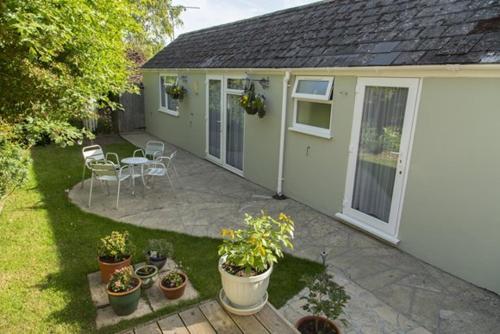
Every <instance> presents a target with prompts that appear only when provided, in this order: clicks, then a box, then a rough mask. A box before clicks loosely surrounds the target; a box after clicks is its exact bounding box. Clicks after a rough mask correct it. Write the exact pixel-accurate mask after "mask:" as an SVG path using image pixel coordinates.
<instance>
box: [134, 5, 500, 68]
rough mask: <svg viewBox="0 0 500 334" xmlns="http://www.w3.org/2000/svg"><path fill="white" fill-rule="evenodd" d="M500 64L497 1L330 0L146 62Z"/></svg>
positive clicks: (247, 23) (189, 36) (203, 38)
mask: <svg viewBox="0 0 500 334" xmlns="http://www.w3.org/2000/svg"><path fill="white" fill-rule="evenodd" d="M478 63H500V0H333V1H320V2H316V3H313V4H310V5H306V6H301V7H295V8H291V9H286V10H282V11H278V12H274V13H271V14H267V15H263V16H258V17H254V18H250V19H246V20H242V21H237V22H234V23H229V24H224V25H220V26H215V27H212V28H208V29H203V30H199V31H195V32H190V33H186V34H183V35H180V36H179V37H178V38H177V39H175V40H174V41H173V42H172V43H170V44H169V45H168V46H166V47H165V48H164V49H163V50H162V51H160V52H159V53H158V54H156V55H155V56H154V57H153V58H152V59H150V60H149V61H148V62H147V63H146V64H145V65H144V66H143V67H144V68H298V67H349V66H384V65H430V64H478Z"/></svg>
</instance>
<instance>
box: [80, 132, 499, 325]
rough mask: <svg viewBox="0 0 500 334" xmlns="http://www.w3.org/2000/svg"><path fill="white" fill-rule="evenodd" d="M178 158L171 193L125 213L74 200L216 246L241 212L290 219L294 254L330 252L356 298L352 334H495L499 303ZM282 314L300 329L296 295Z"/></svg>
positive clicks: (136, 138) (135, 202)
mask: <svg viewBox="0 0 500 334" xmlns="http://www.w3.org/2000/svg"><path fill="white" fill-rule="evenodd" d="M126 137H127V138H126V139H128V140H129V141H131V142H132V143H134V144H136V145H137V146H142V145H144V143H145V141H146V140H147V139H148V138H151V137H149V136H148V135H146V134H143V133H137V134H132V135H130V136H128V135H127V136H126ZM167 147H168V148H167V149H168V150H172V149H174V148H173V147H171V146H167ZM178 153H179V154H178V159H177V161H176V166H177V169H178V171H179V174H180V176H179V177H178V178H177V179H174V189H172V188H171V187H170V186H169V185H168V182H167V181H166V180H164V179H158V180H157V182H155V186H154V188H153V189H146V191H145V193H144V194H145V195H144V197H142V188H141V187H140V186H138V187H137V188H138V189H137V194H136V197H133V196H132V195H131V194H130V193H129V192H128V191H124V192H123V194H122V197H121V200H120V209H119V210H115V209H114V208H113V197H112V196H110V197H108V196H106V195H105V192H104V191H102V190H101V189H99V188H97V190H96V191H95V192H94V197H93V198H94V199H95V201H93V206H92V208H91V209H88V208H87V204H86V203H87V199H88V187H85V188H84V190H81V189H80V186H79V185H77V186H75V187H74V188H73V189H72V190H71V192H70V198H71V200H72V201H73V202H74V203H76V204H77V205H79V206H80V207H81V208H82V209H83V210H86V211H90V212H93V213H96V214H99V215H102V216H106V217H110V218H113V219H115V220H118V221H122V222H126V223H130V224H134V225H138V226H143V227H147V228H155V229H162V230H169V231H176V232H182V233H188V234H191V235H196V236H210V237H219V236H220V230H221V228H223V227H233V228H234V227H236V228H237V227H238V226H241V221H242V218H243V215H244V213H249V214H258V213H259V212H260V210H265V211H266V212H268V213H270V214H271V215H277V214H279V213H280V212H284V213H286V214H288V215H290V216H291V217H292V218H293V220H294V221H295V224H296V239H295V242H294V244H295V250H294V251H293V254H294V255H296V256H300V257H303V258H307V259H311V260H315V261H319V258H320V256H319V254H320V253H321V252H322V251H326V252H327V253H328V257H327V264H328V266H329V267H328V268H329V271H331V272H332V273H334V274H335V275H336V280H338V281H339V282H341V283H342V284H344V285H345V286H346V288H347V290H348V292H349V294H350V295H351V297H352V300H351V301H350V303H349V306H348V309H347V320H349V321H350V323H351V324H350V326H349V328H347V329H346V331H345V332H346V333H412V334H416V333H426V332H427V331H429V332H433V333H443V334H444V333H475V334H477V333H498V329H499V328H500V297H499V296H498V295H496V294H494V293H491V292H488V291H485V290H483V289H480V288H477V287H475V286H474V285H472V284H470V283H467V282H465V281H463V280H461V279H458V278H456V277H454V276H452V275H449V274H447V273H445V272H443V271H442V270H439V269H437V268H435V267H433V266H431V265H428V264H426V263H424V262H422V261H420V260H418V259H416V258H414V257H412V256H410V255H408V254H406V253H403V252H401V251H400V250H398V249H397V248H394V247H391V246H388V245H385V244H383V243H381V242H379V241H378V240H376V239H373V238H371V237H369V236H367V235H366V234H364V233H361V232H359V231H357V230H354V229H352V228H350V227H348V226H346V225H344V224H342V223H339V222H337V221H336V220H334V219H332V218H330V217H328V216H325V215H323V214H321V213H319V212H317V211H315V210H313V209H311V208H309V207H307V206H305V205H303V204H301V203H298V202H296V201H294V200H291V199H287V200H283V201H277V200H274V199H272V198H271V196H272V194H273V193H272V192H271V191H269V190H267V189H264V188H262V187H260V186H258V185H255V184H253V183H251V182H249V181H247V180H245V179H243V178H241V177H239V176H236V175H235V174H232V173H230V172H228V171H226V170H225V169H223V168H220V167H218V166H216V165H214V164H212V163H210V162H208V161H205V160H203V159H200V158H197V157H195V156H194V155H192V154H190V153H188V152H185V151H183V150H178ZM112 195H113V194H112ZM302 293H305V291H303V292H302ZM282 311H283V313H284V314H285V315H286V316H287V318H288V319H289V320H290V321H292V322H293V321H295V319H296V318H297V317H299V316H300V314H301V312H302V311H301V309H300V300H299V299H298V296H297V297H296V298H294V299H292V300H291V301H289V302H288V303H287V305H285V306H284V307H283V308H282Z"/></svg>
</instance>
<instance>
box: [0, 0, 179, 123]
mask: <svg viewBox="0 0 500 334" xmlns="http://www.w3.org/2000/svg"><path fill="white" fill-rule="evenodd" d="M181 11H182V7H179V6H173V5H172V4H171V0H113V1H109V0H30V1H22V0H4V1H2V2H1V4H0V71H1V73H2V75H1V76H0V117H1V120H2V121H3V122H7V123H10V124H13V123H18V122H23V121H24V120H26V119H27V118H28V117H32V118H35V119H37V118H43V119H46V120H54V121H68V120H70V119H73V118H77V119H81V118H85V117H88V116H89V114H90V113H91V112H92V111H93V110H94V109H95V104H96V103H111V101H110V99H109V97H110V96H112V95H115V94H119V93H120V92H123V91H130V90H132V89H133V87H132V85H131V84H130V83H129V80H128V78H129V75H130V74H131V71H132V70H133V67H134V64H132V62H131V61H130V60H129V59H128V58H127V56H126V54H127V51H128V50H130V49H136V50H137V49H139V50H140V51H142V52H143V53H146V54H149V55H150V54H151V53H152V52H155V51H157V50H158V48H159V47H161V45H163V44H164V41H165V39H166V38H167V37H168V36H170V35H172V32H173V25H174V24H179V23H180V22H179V18H178V17H179V14H180V13H181Z"/></svg>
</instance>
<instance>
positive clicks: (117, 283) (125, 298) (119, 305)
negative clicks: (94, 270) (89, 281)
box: [106, 266, 141, 315]
mask: <svg viewBox="0 0 500 334" xmlns="http://www.w3.org/2000/svg"><path fill="white" fill-rule="evenodd" d="M140 287H141V280H140V279H139V278H137V277H135V276H134V274H133V269H132V266H127V267H123V268H121V269H118V270H117V271H115V272H114V273H113V275H112V276H111V279H110V280H109V283H108V285H107V289H106V291H107V293H108V298H109V304H110V305H111V308H112V309H113V311H114V312H115V313H116V314H117V315H127V314H131V313H133V312H134V311H135V310H136V309H137V305H138V304H139V298H141V289H140Z"/></svg>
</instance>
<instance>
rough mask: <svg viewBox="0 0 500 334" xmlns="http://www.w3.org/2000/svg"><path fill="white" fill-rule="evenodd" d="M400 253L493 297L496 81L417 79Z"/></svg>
mask: <svg viewBox="0 0 500 334" xmlns="http://www.w3.org/2000/svg"><path fill="white" fill-rule="evenodd" d="M406 189H407V191H406V198H405V202H404V208H403V215H402V221H401V227H400V239H401V240H402V241H401V248H402V249H404V250H406V251H408V252H409V253H411V254H414V255H415V256H417V257H419V258H421V259H423V260H425V261H427V262H429V263H432V264H434V265H436V266H438V267H441V268H443V269H444V270H446V271H449V272H450V273H453V274H455V275H457V276H460V277H463V278H465V279H466V280H469V281H471V282H474V283H476V284H477V285H479V286H483V287H486V288H488V289H490V290H493V291H496V292H499V293H500V214H499V212H500V210H499V207H500V79H471V78H468V79H424V85H423V91H422V95H421V107H420V110H419V112H418V119H417V127H416V132H415V140H414V144H413V153H412V157H411V165H410V173H409V176H408V183H407V188H406Z"/></svg>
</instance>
